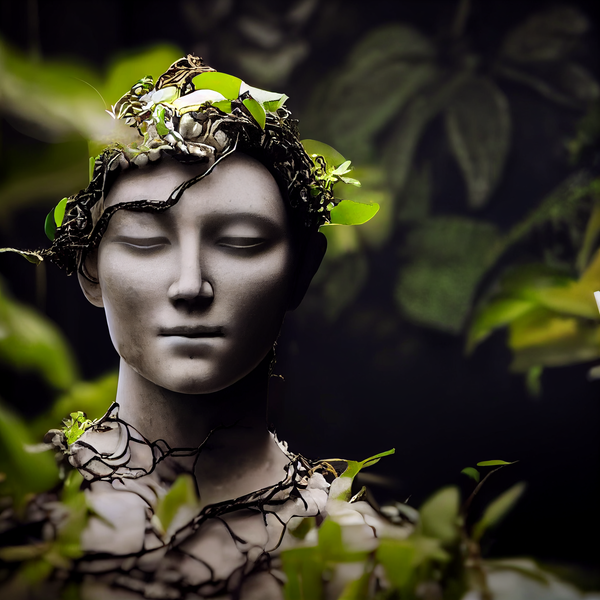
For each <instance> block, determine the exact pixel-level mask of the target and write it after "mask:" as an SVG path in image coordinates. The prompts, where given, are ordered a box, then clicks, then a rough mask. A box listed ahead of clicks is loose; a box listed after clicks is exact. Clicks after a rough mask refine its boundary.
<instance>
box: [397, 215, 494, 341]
mask: <svg viewBox="0 0 600 600" xmlns="http://www.w3.org/2000/svg"><path fill="white" fill-rule="evenodd" d="M403 246H404V248H403V252H402V256H403V257H406V260H405V263H404V264H403V265H402V267H401V269H400V272H399V274H398V279H397V282H396V287H395V298H396V302H397V306H398V307H399V308H400V310H401V311H402V312H403V313H404V314H405V315H406V316H407V317H409V318H410V319H411V320H412V321H414V322H416V323H419V324H422V325H425V326H428V327H434V328H436V329H439V330H441V331H446V332H448V333H459V332H460V331H461V330H462V328H463V326H464V324H465V322H466V320H467V316H468V312H469V307H470V305H471V302H472V298H473V295H474V293H475V289H476V286H477V285H478V283H479V281H480V279H481V277H482V276H483V275H484V273H485V272H486V270H487V269H488V268H489V267H490V266H491V265H492V264H493V262H494V261H495V260H496V258H497V257H498V256H499V255H500V253H501V251H502V249H503V248H504V240H503V238H502V237H501V236H500V234H499V232H498V231H497V229H496V228H495V227H494V226H493V225H491V224H489V223H485V222H482V221H475V220H471V219H464V218H460V217H434V218H431V219H427V220H425V221H424V222H423V223H418V224H415V226H414V227H413V229H412V230H411V231H409V233H408V234H407V236H406V239H405V242H404V244H403Z"/></svg>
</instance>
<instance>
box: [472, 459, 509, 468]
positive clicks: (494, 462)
mask: <svg viewBox="0 0 600 600" xmlns="http://www.w3.org/2000/svg"><path fill="white" fill-rule="evenodd" d="M516 462H517V461H516V460H513V461H512V462H507V461H505V460H482V461H481V462H478V463H477V466H478V467H499V466H504V465H514V464H515V463H516Z"/></svg>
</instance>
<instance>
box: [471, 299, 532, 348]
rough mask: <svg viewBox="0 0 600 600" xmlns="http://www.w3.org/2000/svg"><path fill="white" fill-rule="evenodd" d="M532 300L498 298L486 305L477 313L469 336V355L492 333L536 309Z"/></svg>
mask: <svg viewBox="0 0 600 600" xmlns="http://www.w3.org/2000/svg"><path fill="white" fill-rule="evenodd" d="M535 306H536V305H535V303H534V302H532V301H531V300H522V299H520V298H498V299H497V300H493V301H492V302H490V303H489V304H484V305H483V306H481V307H480V308H479V309H478V310H477V311H476V312H475V316H474V317H473V320H472V321H471V325H470V327H469V331H468V336H467V353H470V352H472V351H473V349H474V348H475V346H477V345H478V344H480V343H481V342H482V341H483V340H484V339H486V338H487V337H488V336H489V335H490V334H491V333H492V331H494V330H496V329H498V328H500V327H505V326H506V325H509V324H510V323H512V321H514V320H515V319H518V318H519V317H521V316H523V315H524V314H526V313H528V312H529V311H530V310H532V309H533V308H534V307H535Z"/></svg>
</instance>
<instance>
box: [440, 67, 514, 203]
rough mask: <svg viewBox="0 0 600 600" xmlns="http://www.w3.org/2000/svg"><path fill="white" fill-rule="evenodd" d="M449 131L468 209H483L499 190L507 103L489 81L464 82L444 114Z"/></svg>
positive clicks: (507, 136)
mask: <svg viewBox="0 0 600 600" xmlns="http://www.w3.org/2000/svg"><path fill="white" fill-rule="evenodd" d="M445 121H446V131H447V132H448V137H449V139H450V145H451V148H452V151H453V153H454V156H455V157H456V160H457V161H458V164H459V166H460V168H461V170H462V173H463V175H464V177H465V181H466V184H467V190H468V197H469V205H470V206H471V207H472V208H481V207H482V206H484V205H485V204H486V202H487V201H488V199H489V197H490V195H491V194H492V192H493V191H494V189H495V188H496V184H497V183H498V181H499V179H500V175H501V174H502V171H503V169H504V163H505V161H506V156H507V154H508V148H509V144H510V129H511V122H510V113H509V109H508V101H507V99H506V97H505V96H504V94H503V93H502V91H501V90H500V88H499V87H498V86H497V85H496V84H495V83H494V82H493V81H492V80H491V79H489V78H486V77H473V78H471V79H469V80H467V81H465V82H464V84H463V85H462V86H461V87H460V88H459V89H458V91H457V92H456V94H455V95H454V97H453V100H452V102H451V103H450V105H449V106H448V108H447V109H446V113H445Z"/></svg>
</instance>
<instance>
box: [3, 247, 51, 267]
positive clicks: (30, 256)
mask: <svg viewBox="0 0 600 600" xmlns="http://www.w3.org/2000/svg"><path fill="white" fill-rule="evenodd" d="M0 252H14V253H15V254H20V255H21V256H22V257H23V258H25V259H27V260H28V261H29V262H30V263H33V264H34V265H39V264H40V263H41V262H43V260H44V257H43V256H42V255H41V254H40V253H39V252H35V251H33V250H18V249H17V248H0Z"/></svg>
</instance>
